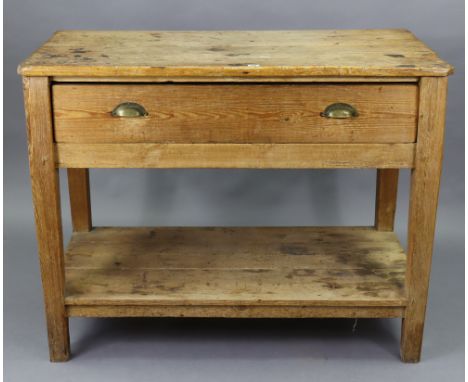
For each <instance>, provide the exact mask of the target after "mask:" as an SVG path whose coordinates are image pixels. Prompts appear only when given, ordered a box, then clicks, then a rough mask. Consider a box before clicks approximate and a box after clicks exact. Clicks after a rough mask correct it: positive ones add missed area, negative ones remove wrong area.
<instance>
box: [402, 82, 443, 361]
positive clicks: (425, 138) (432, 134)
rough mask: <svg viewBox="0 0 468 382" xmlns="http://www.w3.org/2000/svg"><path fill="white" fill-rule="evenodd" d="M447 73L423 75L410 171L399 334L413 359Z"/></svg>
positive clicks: (427, 266)
mask: <svg viewBox="0 0 468 382" xmlns="http://www.w3.org/2000/svg"><path fill="white" fill-rule="evenodd" d="M446 93H447V78H446V77H430V78H422V79H421V81H420V103H419V122H418V139H417V145H416V158H415V167H414V169H413V170H412V173H411V195H410V208H409V223H408V258H407V270H406V290H407V297H408V305H407V307H406V309H405V317H404V319H403V325H402V335H401V358H402V360H403V361H405V362H418V361H419V360H420V358H421V347H422V337H423V329H424V319H425V313H426V303H427V295H428V288H429V276H430V271H431V259H432V247H433V240H434V231H435V222H436V211H437V199H438V194H439V182H440V173H441V169H442V149H443V140H444V126H445V99H446Z"/></svg>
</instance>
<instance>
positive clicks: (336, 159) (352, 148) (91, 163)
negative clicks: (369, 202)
mask: <svg viewBox="0 0 468 382" xmlns="http://www.w3.org/2000/svg"><path fill="white" fill-rule="evenodd" d="M55 147H56V153H57V166H59V167H73V168H93V167H94V168H376V167H378V168H411V167H412V166H413V162H414V148H415V144H413V143H399V144H324V143H323V144H209V143H207V144H158V143H121V144H93V143H81V144H73V143H57V144H56V145H55Z"/></svg>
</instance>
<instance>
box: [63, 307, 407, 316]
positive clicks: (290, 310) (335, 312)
mask: <svg viewBox="0 0 468 382" xmlns="http://www.w3.org/2000/svg"><path fill="white" fill-rule="evenodd" d="M67 314H68V315H69V316H70V317H223V318H327V317H333V318H399V317H402V316H403V315H404V307H400V306H386V307H382V306H338V307H328V306H278V305H271V306H269V305H262V306H245V305H240V306H226V305H218V306H216V305H200V306H197V305H102V306H95V305H69V306H67Z"/></svg>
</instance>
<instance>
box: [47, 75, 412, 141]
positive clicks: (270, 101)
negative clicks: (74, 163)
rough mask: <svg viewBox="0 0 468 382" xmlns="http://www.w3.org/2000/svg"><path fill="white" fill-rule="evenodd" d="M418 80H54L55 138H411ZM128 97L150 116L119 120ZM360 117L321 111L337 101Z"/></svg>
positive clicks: (349, 139) (122, 139)
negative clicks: (167, 82) (62, 82)
mask: <svg viewBox="0 0 468 382" xmlns="http://www.w3.org/2000/svg"><path fill="white" fill-rule="evenodd" d="M417 94H418V88H417V86H416V85H415V84H388V85H381V84H354V85H353V84H347V85H345V86H344V85H341V84H338V85H333V84H325V85H320V84H315V85H310V84H298V85H291V84H288V85H284V84H283V85H281V84H274V85H271V84H270V85H267V84H253V85H252V84H250V85H249V84H241V85H232V84H217V85H212V84H204V85H200V84H197V85H189V84H186V85H164V84H163V85H155V84H153V85H143V84H138V85H72V84H68V85H55V86H54V87H53V100H54V126H55V140H56V141H57V142H68V143H149V142H158V143H347V142H348V143H407V142H414V141H415V138H416V117H417ZM127 101H132V102H136V103H138V104H140V105H142V106H143V107H144V108H145V109H146V111H147V112H148V116H146V117H141V118H116V117H113V116H112V114H111V111H112V110H113V109H114V108H115V107H116V106H117V105H119V104H121V103H123V102H127ZM336 102H341V103H347V104H350V105H353V106H354V107H355V108H356V109H357V110H358V112H359V116H357V117H354V118H349V119H331V118H324V117H322V116H321V115H320V113H321V112H323V111H324V110H325V109H326V107H327V106H329V105H331V104H333V103H336Z"/></svg>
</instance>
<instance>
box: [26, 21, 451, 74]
mask: <svg viewBox="0 0 468 382" xmlns="http://www.w3.org/2000/svg"><path fill="white" fill-rule="evenodd" d="M451 71H452V67H451V66H450V65H448V64H447V63H446V62H444V61H442V60H441V59H440V58H439V57H437V55H436V54H435V53H434V52H433V51H432V50H430V49H429V48H428V47H427V46H426V45H424V44H423V43H422V42H421V41H419V40H418V39H416V38H415V36H414V35H413V34H411V33H410V32H409V31H407V30H403V29H386V30H385V29H384V30H301V31H298V30H296V31H293V30H289V31H209V32H208V31H205V32H200V31H197V32H195V31H190V32H180V31H177V32H165V31H133V32H130V31H60V32H57V33H55V34H54V36H53V37H52V38H51V39H50V40H49V41H47V43H45V44H44V45H43V46H42V47H41V48H39V49H38V50H37V51H36V52H34V53H33V55H32V56H31V57H29V58H28V59H27V60H25V61H24V62H23V63H22V64H21V66H20V68H19V72H20V73H21V74H22V75H26V76H38V75H47V76H91V77H115V76H119V77H120V76H122V77H128V76H132V77H133V76H135V77H137V76H138V77H139V76H143V77H148V76H150V77H151V76H155V77H167V76H169V77H174V76H176V77H177V76H179V77H185V76H189V77H193V76H203V77H225V76H237V77H250V76H253V77H282V76H289V77H291V76H294V77H301V76H397V77H402V76H403V77H407V76H423V75H425V76H445V75H447V74H449V73H450V72H451Z"/></svg>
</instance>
